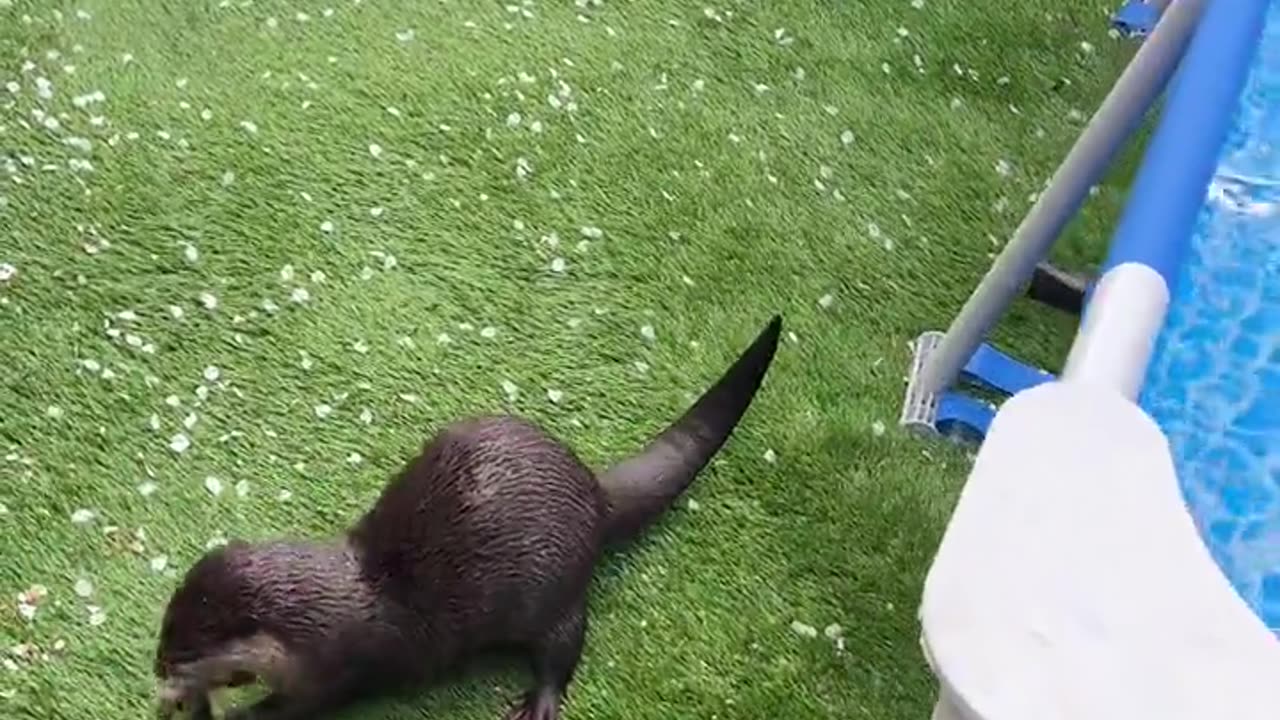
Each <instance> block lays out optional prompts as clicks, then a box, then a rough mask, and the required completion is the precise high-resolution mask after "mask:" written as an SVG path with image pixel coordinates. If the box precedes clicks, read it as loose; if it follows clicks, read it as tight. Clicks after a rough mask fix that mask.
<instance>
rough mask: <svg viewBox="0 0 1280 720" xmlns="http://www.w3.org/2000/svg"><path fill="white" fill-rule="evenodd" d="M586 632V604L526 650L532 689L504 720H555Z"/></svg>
mask: <svg viewBox="0 0 1280 720" xmlns="http://www.w3.org/2000/svg"><path fill="white" fill-rule="evenodd" d="M586 632H587V609H586V603H585V602H582V603H579V605H578V607H577V608H575V609H573V610H572V611H570V612H569V613H567V614H566V615H565V616H564V617H563V618H561V619H560V621H559V622H557V623H556V624H555V625H554V626H553V627H552V628H551V629H550V630H549V631H548V632H547V633H546V634H545V635H544V636H542V637H541V638H539V639H538V640H537V641H536V642H534V643H533V645H532V647H530V648H529V650H530V653H531V658H530V659H531V660H532V662H533V677H534V683H535V685H534V687H533V689H532V690H530V691H529V692H528V693H526V694H525V696H524V699H523V700H522V701H521V702H520V703H519V704H518V705H516V706H515V707H514V708H512V709H511V711H510V712H509V713H507V717H506V720H557V718H559V717H560V703H561V701H563V699H564V696H565V693H566V691H567V690H568V688H569V683H570V682H571V681H572V680H573V674H574V671H575V670H577V668H578V660H579V659H580V658H581V657H582V643H583V639H584V638H585V636H586Z"/></svg>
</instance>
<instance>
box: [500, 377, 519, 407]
mask: <svg viewBox="0 0 1280 720" xmlns="http://www.w3.org/2000/svg"><path fill="white" fill-rule="evenodd" d="M502 392H503V394H505V395H506V396H507V400H510V401H512V402H514V401H515V399H516V398H517V397H519V396H520V388H518V387H516V384H515V383H513V382H511V381H510V380H503V381H502Z"/></svg>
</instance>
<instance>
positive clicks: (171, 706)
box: [156, 677, 213, 720]
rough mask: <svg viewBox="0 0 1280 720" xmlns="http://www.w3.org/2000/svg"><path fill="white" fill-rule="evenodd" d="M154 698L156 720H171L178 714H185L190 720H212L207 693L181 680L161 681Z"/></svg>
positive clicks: (175, 678)
mask: <svg viewBox="0 0 1280 720" xmlns="http://www.w3.org/2000/svg"><path fill="white" fill-rule="evenodd" d="M156 696H157V697H156V720H173V717H174V716H175V715H179V714H186V715H187V716H188V717H190V718H191V720H213V708H212V707H211V706H210V704H209V695H208V693H207V692H205V691H204V690H201V689H199V688H196V687H192V686H191V685H190V684H189V683H188V682H185V681H184V680H183V679H181V678H177V677H168V678H165V679H164V680H162V681H161V682H160V687H159V688H158V689H157V692H156Z"/></svg>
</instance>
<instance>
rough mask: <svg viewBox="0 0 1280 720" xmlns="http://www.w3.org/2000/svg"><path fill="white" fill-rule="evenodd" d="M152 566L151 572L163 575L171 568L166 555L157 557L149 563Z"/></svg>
mask: <svg viewBox="0 0 1280 720" xmlns="http://www.w3.org/2000/svg"><path fill="white" fill-rule="evenodd" d="M147 564H148V565H149V566H151V572H155V573H162V572H164V571H165V568H167V567H169V558H168V557H167V556H165V555H157V556H155V557H153V558H151V560H150V561H149V562H148V563H147Z"/></svg>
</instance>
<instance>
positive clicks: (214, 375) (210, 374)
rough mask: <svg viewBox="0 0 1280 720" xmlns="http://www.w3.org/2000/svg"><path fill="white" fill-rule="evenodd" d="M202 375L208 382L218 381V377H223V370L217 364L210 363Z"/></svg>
mask: <svg viewBox="0 0 1280 720" xmlns="http://www.w3.org/2000/svg"><path fill="white" fill-rule="evenodd" d="M202 375H203V376H204V379H205V381H206V382H218V378H220V377H222V371H221V370H219V369H218V368H217V366H216V365H210V366H208V367H206V368H205V369H204V372H203V373H202Z"/></svg>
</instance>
